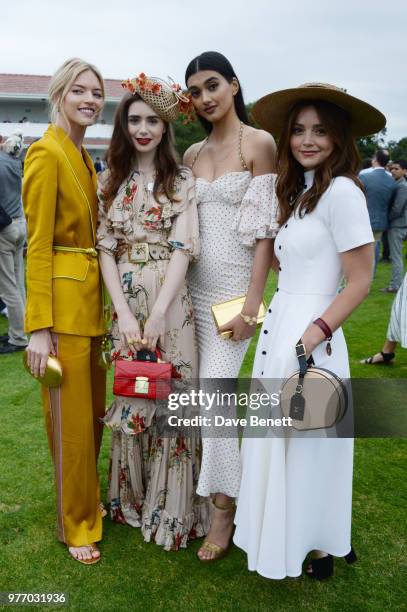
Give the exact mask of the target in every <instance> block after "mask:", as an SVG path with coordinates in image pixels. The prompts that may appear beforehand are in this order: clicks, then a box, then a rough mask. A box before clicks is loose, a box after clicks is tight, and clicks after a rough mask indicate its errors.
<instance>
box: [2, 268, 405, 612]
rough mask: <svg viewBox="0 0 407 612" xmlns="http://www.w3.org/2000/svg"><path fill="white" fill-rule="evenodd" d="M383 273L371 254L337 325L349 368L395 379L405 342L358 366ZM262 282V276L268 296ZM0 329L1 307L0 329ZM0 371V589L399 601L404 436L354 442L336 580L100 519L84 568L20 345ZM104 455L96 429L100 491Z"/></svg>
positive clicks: (378, 312)
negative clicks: (277, 569)
mask: <svg viewBox="0 0 407 612" xmlns="http://www.w3.org/2000/svg"><path fill="white" fill-rule="evenodd" d="M389 278H390V266H389V265H386V264H381V265H380V266H379V270H378V275H377V278H376V280H375V283H374V285H373V288H372V291H371V294H370V296H369V298H368V299H367V300H366V302H365V303H364V304H363V305H362V306H361V307H360V308H359V309H358V310H357V312H355V313H354V314H353V316H352V317H351V319H350V320H349V321H348V322H347V323H346V325H345V334H346V337H347V340H348V346H349V353H350V361H351V368H352V375H353V376H356V377H373V376H374V377H380V378H383V384H386V379H387V378H406V374H407V351H403V350H399V351H398V352H397V360H396V363H395V364H394V365H393V366H391V367H383V366H381V367H380V366H378V367H374V368H373V367H368V366H362V365H360V364H359V363H358V360H359V359H360V358H362V357H365V356H367V355H370V354H372V352H376V351H377V350H380V348H381V346H382V343H383V340H384V338H385V333H386V328H387V322H388V317H389V314H390V307H391V302H392V299H393V296H391V295H383V294H381V293H380V292H379V291H378V289H379V288H380V287H384V286H386V285H387V284H388V281H389ZM272 291H273V282H272V281H271V282H270V284H269V287H268V296H267V297H270V295H271V294H272ZM6 329H7V328H6V322H5V320H4V318H3V317H0V334H1V333H5V331H6ZM253 353H254V343H253V344H252V345H251V347H250V350H249V352H248V355H247V357H246V360H245V363H244V366H243V368H242V375H244V376H249V375H250V369H251V362H252V358H253ZM0 380H1V387H0V417H1V434H0V468H1V469H0V591H10V590H12V591H18V592H58V591H66V592H67V593H69V597H70V605H69V607H70V608H71V609H73V610H137V611H138V610H143V609H145V608H150V609H152V610H186V609H190V610H194V611H195V610H199V611H200V610H202V611H204V610H271V611H275V612H279V611H284V612H285V611H291V610H292V611H302V610H313V611H318V612H323V611H332V610H335V611H345V612H347V611H350V610H352V611H353V610H356V611H359V610H362V611H363V610H369V611H370V610H371V611H377V612H383V611H384V610H390V611H395V610H403V609H404V610H405V609H406V606H405V579H404V578H403V572H405V569H406V561H405V560H406V547H405V524H406V521H405V517H406V486H405V482H406V474H405V465H406V441H405V440H401V439H360V440H357V441H356V450H355V478H354V513H353V542H354V545H355V548H356V550H357V553H358V555H359V559H360V560H359V562H358V563H357V564H355V565H354V566H352V567H348V566H346V564H345V562H344V561H343V560H340V559H337V560H336V564H335V578H334V579H332V580H330V581H327V582H326V583H314V582H311V581H310V580H309V579H308V578H307V577H306V576H305V577H301V578H298V579H286V580H283V581H275V580H273V581H272V580H267V579H265V578H262V577H260V576H258V575H257V574H254V573H249V572H248V570H247V566H246V558H245V555H244V554H243V553H242V552H241V551H240V550H238V549H237V548H235V547H234V548H233V549H232V550H231V552H230V554H229V555H228V557H227V558H226V559H224V560H222V561H221V562H219V563H216V564H207V565H204V564H201V563H200V562H199V561H198V560H197V558H196V551H197V549H198V547H199V542H198V541H197V542H194V543H192V544H190V545H189V546H188V549H186V550H182V551H179V552H176V553H168V552H164V551H163V550H162V549H161V548H159V547H158V546H156V545H155V544H146V543H144V541H143V540H142V538H141V536H140V533H139V531H138V530H137V529H133V528H131V527H128V526H123V525H118V524H112V523H111V522H110V520H109V519H105V538H104V541H103V542H102V544H101V551H102V555H103V559H102V561H101V562H100V563H99V564H98V565H95V566H92V567H85V566H83V565H80V564H79V563H76V562H75V561H73V560H72V559H71V558H70V557H69V555H68V553H67V552H66V550H65V548H64V547H63V545H61V544H60V543H58V542H57V541H56V539H55V537H54V531H55V529H54V526H55V508H54V504H55V499H54V489H53V482H52V477H53V472H52V466H51V460H50V457H49V453H48V447H47V442H46V436H45V431H44V427H43V420H42V409H41V405H40V398H39V388H38V385H37V383H36V382H35V381H34V380H33V379H31V378H30V377H29V376H28V375H27V374H26V373H25V372H24V370H23V368H22V365H21V354H15V355H10V356H1V358H0ZM108 456H109V434H108V433H106V435H105V438H104V445H103V451H102V455H101V460H100V473H101V477H102V487H103V491H104V492H105V491H106V485H107V482H106V471H107V462H108ZM299 511H302V512H306V511H307V508H301V509H299ZM27 608H28V609H31V608H30V607H27V606H26V607H25V609H27ZM37 609H38V608H37ZM43 609H47V608H46V607H45V606H44V607H43ZM48 609H50V607H48ZM51 609H54V608H51Z"/></svg>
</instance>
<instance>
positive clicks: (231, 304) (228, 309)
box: [211, 295, 266, 338]
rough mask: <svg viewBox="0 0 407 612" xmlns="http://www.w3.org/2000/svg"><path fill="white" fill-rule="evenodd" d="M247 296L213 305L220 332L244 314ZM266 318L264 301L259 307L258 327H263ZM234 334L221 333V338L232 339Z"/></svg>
mask: <svg viewBox="0 0 407 612" xmlns="http://www.w3.org/2000/svg"><path fill="white" fill-rule="evenodd" d="M245 300H246V296H245V295H242V296H241V297H237V298H234V299H233V300H228V301H227V302H221V303H220V304H213V306H212V307H211V310H212V315H213V318H214V320H215V325H216V328H217V329H218V330H219V327H222V325H225V323H228V322H229V321H231V320H232V319H234V318H235V317H236V316H237V315H238V314H239V313H240V312H242V308H243V304H244V303H245ZM265 316H266V304H265V303H264V300H262V301H261V303H260V306H259V312H258V313H257V325H261V324H262V323H263V321H264V318H265ZM231 335H232V332H230V331H225V332H222V333H221V336H223V337H224V338H230V336H231Z"/></svg>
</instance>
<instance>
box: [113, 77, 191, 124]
mask: <svg viewBox="0 0 407 612" xmlns="http://www.w3.org/2000/svg"><path fill="white" fill-rule="evenodd" d="M168 79H169V82H168V83H167V81H164V80H163V79H159V78H157V77H148V76H146V75H145V74H144V72H140V74H139V75H138V76H137V77H135V78H134V79H127V81H123V82H122V87H123V88H124V89H127V91H129V92H130V93H131V94H135V93H137V94H138V95H139V96H140V97H141V98H142V99H143V100H144V102H145V103H146V104H148V105H149V106H151V108H153V109H154V110H155V112H156V113H157V115H158V116H159V117H161V119H163V120H164V121H167V122H168V123H170V122H172V121H175V120H176V119H177V118H178V115H180V114H181V115H182V117H183V123H184V124H186V123H189V122H190V121H193V120H194V119H195V111H194V106H193V104H192V99H191V96H190V95H189V93H186V92H185V93H184V92H182V88H181V85H178V83H174V81H173V80H172V79H170V78H169V77H168Z"/></svg>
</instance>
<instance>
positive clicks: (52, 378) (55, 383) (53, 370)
mask: <svg viewBox="0 0 407 612" xmlns="http://www.w3.org/2000/svg"><path fill="white" fill-rule="evenodd" d="M23 363H24V367H25V369H26V370H27V372H28V373H29V374H31V375H32V376H34V378H35V379H36V380H38V382H39V383H41V384H42V385H43V386H44V387H59V385H60V384H61V382H62V366H61V364H60V362H59V361H58V359H57V358H56V357H53V356H52V355H49V356H48V358H47V361H46V366H45V370H44V373H43V374H39V375H37V376H35V375H33V373H32V371H31V368H30V365H29V362H28V354H27V353H26V351H24V354H23Z"/></svg>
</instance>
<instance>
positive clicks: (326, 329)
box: [313, 319, 332, 340]
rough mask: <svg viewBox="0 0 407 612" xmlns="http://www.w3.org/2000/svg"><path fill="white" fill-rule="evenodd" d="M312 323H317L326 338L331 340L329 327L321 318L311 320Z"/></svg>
mask: <svg viewBox="0 0 407 612" xmlns="http://www.w3.org/2000/svg"><path fill="white" fill-rule="evenodd" d="M313 324H314V325H317V326H318V327H319V329H320V330H321V331H323V332H324V334H325V339H326V340H332V330H331V328H330V327H329V325H328V323H325V321H324V320H323V319H315V321H313Z"/></svg>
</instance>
